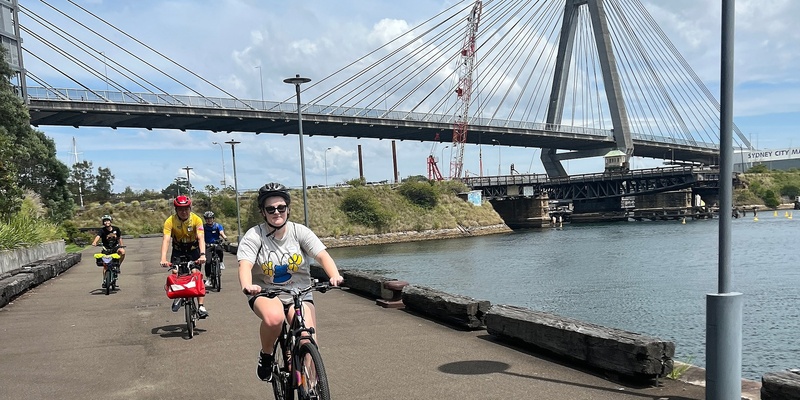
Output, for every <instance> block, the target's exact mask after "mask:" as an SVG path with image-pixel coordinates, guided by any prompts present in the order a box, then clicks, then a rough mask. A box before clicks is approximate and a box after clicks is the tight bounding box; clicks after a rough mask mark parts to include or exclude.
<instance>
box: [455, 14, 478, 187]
mask: <svg viewBox="0 0 800 400" xmlns="http://www.w3.org/2000/svg"><path fill="white" fill-rule="evenodd" d="M482 8H483V5H482V3H481V2H480V0H479V1H476V2H475V5H474V6H473V7H472V13H471V14H470V16H469V19H467V22H468V23H469V26H468V27H467V35H466V37H465V38H464V45H463V46H462V47H461V67H460V70H459V76H458V78H459V79H458V87H457V88H456V96H458V100H459V106H458V108H457V109H456V122H455V125H454V126H453V148H452V150H453V154H454V155H455V156H454V157H453V158H452V159H451V160H450V179H460V178H461V172H462V170H463V167H464V143H466V142H467V124H468V122H469V102H470V98H471V97H472V72H473V69H474V66H475V35H476V34H477V32H478V22H480V19H481V10H482Z"/></svg>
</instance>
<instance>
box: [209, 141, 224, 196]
mask: <svg viewBox="0 0 800 400" xmlns="http://www.w3.org/2000/svg"><path fill="white" fill-rule="evenodd" d="M211 144H215V145H217V146H219V155H220V158H222V188H223V189H225V186H226V185H225V153H224V149H223V148H222V144H220V143H219V142H211Z"/></svg>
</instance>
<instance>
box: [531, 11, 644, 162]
mask: <svg viewBox="0 0 800 400" xmlns="http://www.w3.org/2000/svg"><path fill="white" fill-rule="evenodd" d="M583 6H586V7H587V8H588V10H589V15H590V17H591V23H592V30H593V32H594V39H595V46H596V47H597V55H598V59H599V64H600V69H601V72H602V75H603V83H604V86H605V92H606V98H607V100H608V107H609V113H610V115H611V122H612V124H613V132H614V140H615V142H616V145H617V150H620V151H622V152H623V153H625V154H626V157H627V159H626V160H625V161H626V162H628V161H629V159H630V157H631V155H632V154H633V140H632V139H631V129H630V125H629V123H628V113H627V111H626V109H625V100H624V98H623V96H622V86H621V85H620V79H619V73H618V71H617V63H616V58H615V57H614V50H613V48H612V45H611V36H610V34H609V29H608V20H607V18H606V13H605V9H604V7H603V0H565V4H564V19H563V22H562V24H561V34H560V36H559V43H558V55H557V57H556V66H555V73H554V76H553V88H552V90H551V92H550V102H549V105H548V109H547V120H546V123H547V124H548V125H551V126H556V125H561V119H562V116H563V113H564V100H565V97H566V90H567V78H568V76H567V75H568V73H569V70H570V63H571V61H572V52H573V49H574V47H575V44H574V41H575V32H576V31H577V27H578V23H579V18H578V15H579V14H578V12H579V9H580V7H583ZM557 150H558V149H552V148H544V149H542V155H541V160H542V164H543V165H544V168H545V171H546V172H547V175H548V176H550V177H551V178H556V177H560V176H567V175H568V174H567V172H566V170H565V169H564V167H563V166H562V165H561V160H563V159H570V158H581V157H594V156H598V155H602V154H600V153H598V152H597V151H588V152H580V151H578V152H570V153H561V154H559V153H557V152H556V151H557ZM609 150H612V149H605V150H602V151H601V153H603V154H604V153H606V152H608V151H609ZM562 154H563V155H562Z"/></svg>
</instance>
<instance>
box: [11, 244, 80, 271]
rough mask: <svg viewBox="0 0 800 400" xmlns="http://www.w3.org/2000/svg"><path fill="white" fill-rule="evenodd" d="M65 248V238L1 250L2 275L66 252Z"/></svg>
mask: <svg viewBox="0 0 800 400" xmlns="http://www.w3.org/2000/svg"><path fill="white" fill-rule="evenodd" d="M65 248H66V245H65V244H64V241H63V240H56V241H54V242H47V243H42V244H40V245H36V246H33V247H28V248H24V249H14V250H2V251H0V276H3V274H6V273H9V272H11V271H13V270H15V269H18V268H20V267H21V266H23V265H25V264H29V263H32V262H34V261H38V260H44V259H46V258H49V257H52V256H55V255H59V254H64V253H65V251H66V250H65Z"/></svg>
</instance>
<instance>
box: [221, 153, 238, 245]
mask: <svg viewBox="0 0 800 400" xmlns="http://www.w3.org/2000/svg"><path fill="white" fill-rule="evenodd" d="M225 143H226V144H229V145H231V158H232V159H233V190H234V191H235V192H236V232H237V233H238V235H239V236H237V237H236V242H239V241H241V240H242V217H241V215H240V213H239V181H238V180H237V179H236V150H235V147H234V146H236V145H237V144H239V143H242V142H238V141H236V140H233V139H231V140H228V141H227V142H225Z"/></svg>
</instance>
